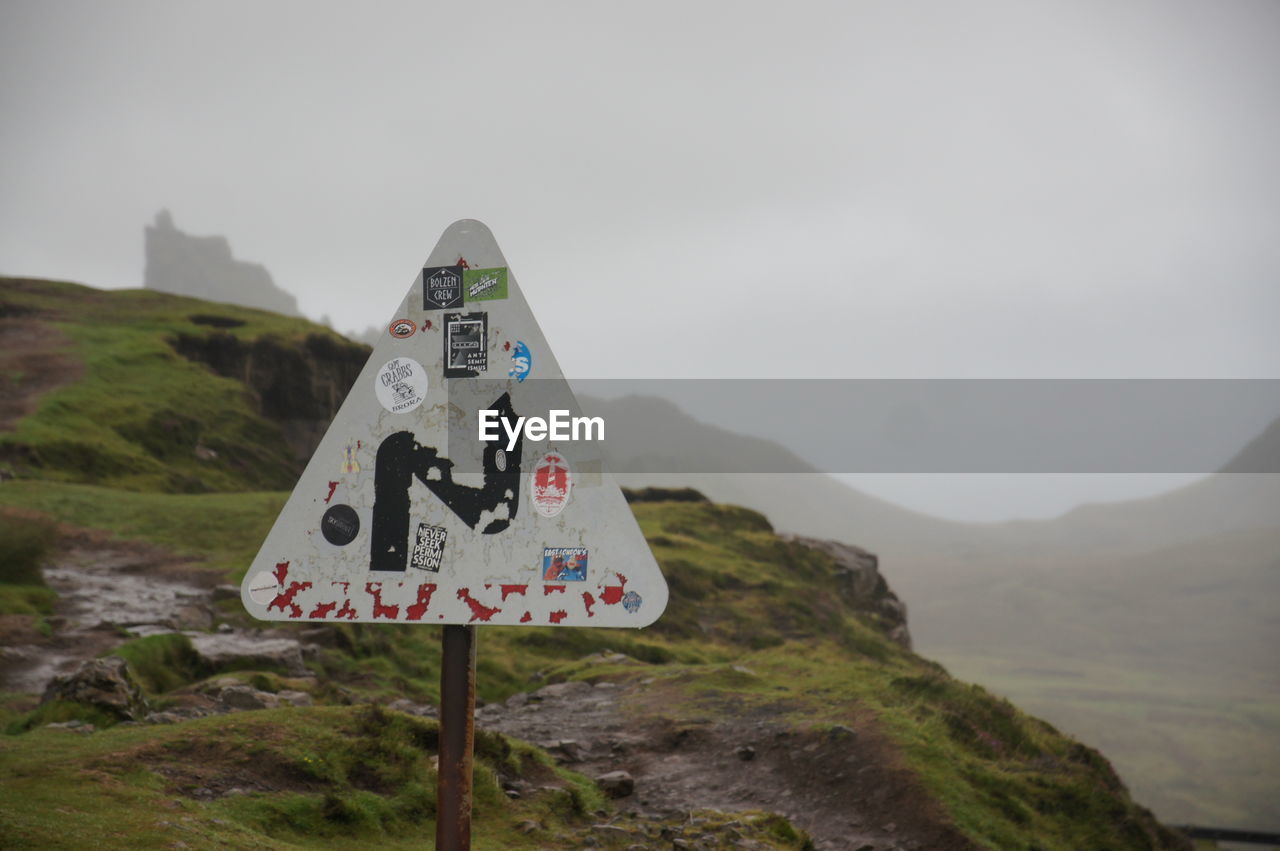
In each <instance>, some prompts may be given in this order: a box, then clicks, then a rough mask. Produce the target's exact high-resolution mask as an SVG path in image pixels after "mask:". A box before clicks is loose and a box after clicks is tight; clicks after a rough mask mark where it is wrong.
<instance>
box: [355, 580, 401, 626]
mask: <svg viewBox="0 0 1280 851" xmlns="http://www.w3.org/2000/svg"><path fill="white" fill-rule="evenodd" d="M364 590H365V592H366V593H368V594H371V595H373V616H374V617H375V618H387V619H388V620H395V619H396V618H398V617H400V606H399V605H398V604H397V605H393V606H384V605H382V583H381V582H366V583H365V584H364Z"/></svg>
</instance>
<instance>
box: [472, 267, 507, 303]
mask: <svg viewBox="0 0 1280 851" xmlns="http://www.w3.org/2000/svg"><path fill="white" fill-rule="evenodd" d="M462 287H463V292H464V293H465V295H464V296H463V300H464V301H466V302H472V301H491V300H493V299H498V298H506V297H507V267H506V266H500V267H498V268H496V269H464V270H463V272H462Z"/></svg>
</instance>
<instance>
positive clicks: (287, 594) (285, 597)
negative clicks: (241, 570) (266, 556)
mask: <svg viewBox="0 0 1280 851" xmlns="http://www.w3.org/2000/svg"><path fill="white" fill-rule="evenodd" d="M288 565H289V563H288V562H284V563H283V564H278V565H276V569H277V570H279V569H280V568H281V567H283V568H284V572H285V573H286V574H287V573H288V572H289V567H288ZM280 581H281V582H283V581H284V580H283V579H281V580H280ZM310 587H311V583H310V582H290V583H289V588H288V589H287V590H286V591H284V592H283V593H280V594H277V595H276V598H275V599H274V600H272V601H271V602H270V604H268V605H267V611H268V612H269V611H271V610H272V609H274V608H276V607H277V606H278V607H279V608H280V611H282V612H283V611H284V607H285V606H288V607H289V617H291V618H300V617H302V607H301V606H299V605H298V604H297V603H295V602H293V598H294V597H296V596H298V595H299V594H300V593H302V592H303V591H306V590H307V589H308V588H310Z"/></svg>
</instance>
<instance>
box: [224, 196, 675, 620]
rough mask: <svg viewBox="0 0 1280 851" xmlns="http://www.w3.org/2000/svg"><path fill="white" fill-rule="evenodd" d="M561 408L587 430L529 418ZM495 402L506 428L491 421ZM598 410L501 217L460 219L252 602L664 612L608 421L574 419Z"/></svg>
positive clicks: (275, 540) (279, 523)
mask: <svg viewBox="0 0 1280 851" xmlns="http://www.w3.org/2000/svg"><path fill="white" fill-rule="evenodd" d="M555 410H560V411H564V412H566V416H565V418H564V421H565V427H564V428H563V429H562V431H563V432H564V434H565V435H566V436H568V437H569V438H570V439H566V440H554V441H553V440H551V439H550V438H551V437H552V436H553V435H550V434H548V435H546V436H545V437H544V438H543V439H541V440H537V439H535V438H536V437H537V436H538V434H537V432H536V431H535V430H532V429H531V430H529V431H520V430H518V429H517V428H516V423H517V422H518V419H517V418H519V417H525V418H532V417H538V418H541V419H543V420H544V421H545V420H551V419H553V418H554V416H555V415H554V414H553V413H552V412H553V411H555ZM483 411H490V412H492V413H489V414H484V415H483V416H486V417H487V418H488V423H489V424H490V432H489V433H490V434H491V435H492V434H497V435H499V437H498V439H497V440H495V441H491V442H481V441H480V439H479V428H480V424H481V417H482V412H483ZM580 415H581V411H580V409H579V407H578V405H577V402H576V400H575V399H574V398H573V395H572V392H571V391H570V390H569V388H568V384H567V382H565V380H564V375H563V374H562V373H561V372H560V367H559V365H558V364H557V363H556V359H555V356H554V355H553V354H552V353H551V349H550V348H549V347H548V346H547V341H546V340H545V339H544V338H543V336H542V331H541V330H540V329H539V328H538V323H537V322H536V321H534V318H533V313H532V312H531V311H530V310H529V305H528V303H527V302H526V301H525V299H524V295H523V294H522V293H521V291H520V287H519V285H518V284H517V283H516V279H515V276H514V275H512V274H511V273H510V270H509V269H508V268H507V262H506V260H505V258H503V256H502V252H501V251H500V250H499V249H498V245H497V243H496V242H495V241H494V239H493V235H492V234H491V233H490V232H489V229H488V228H487V227H485V226H484V225H483V224H481V223H480V222H477V221H472V220H463V221H459V222H455V223H454V224H452V225H450V226H449V228H448V229H447V230H446V231H445V232H444V235H443V236H441V237H440V241H439V243H437V245H436V247H435V250H433V251H432V252H431V256H430V257H429V258H428V259H427V262H426V263H425V265H424V268H423V270H422V272H421V273H420V274H419V276H418V277H417V279H416V280H415V281H414V284H413V286H412V287H411V288H410V289H409V293H408V295H406V296H405V299H404V301H403V302H401V303H400V307H399V309H398V310H397V311H396V313H395V316H394V317H393V320H392V322H391V323H390V324H389V325H388V327H387V331H386V333H384V334H383V336H382V338H381V339H380V340H379V341H378V344H377V346H376V347H375V348H374V350H373V354H372V355H371V356H370V358H369V362H368V363H366V364H365V367H364V369H363V370H362V371H361V373H360V377H359V378H358V379H356V383H355V385H354V386H353V387H352V388H351V392H350V393H349V394H348V396H347V398H346V401H345V402H343V404H342V407H341V409H339V411H338V415H337V416H336V417H335V418H334V420H333V423H332V424H331V425H330V426H329V430H328V431H327V432H326V433H325V436H324V439H323V440H321V441H320V445H319V447H318V448H317V449H316V452H315V455H314V456H312V458H311V461H310V463H308V464H307V468H306V470H305V472H303V474H302V478H301V479H299V480H298V484H297V486H296V487H295V488H294V490H293V493H292V494H291V495H290V497H289V501H288V502H287V503H286V504H285V506H284V509H283V510H282V511H281V513H280V516H279V518H277V520H276V523H275V525H274V526H273V527H272V529H271V532H270V534H268V535H267V539H266V541H265V542H264V543H263V545H262V549H261V550H260V551H259V553H258V556H257V558H255V559H254V562H253V565H252V567H250V569H249V572H248V573H247V574H245V580H244V584H243V586H242V587H241V598H242V599H243V601H244V605H245V608H247V609H248V611H249V612H250V613H251V614H252V615H254V616H255V617H258V618H261V619H264V620H283V621H323V620H349V621H364V622H374V623H422V624H468V623H489V624H502V625H512V626H514V625H528V626H546V625H559V626H631V627H641V626H647V625H648V624H650V623H653V621H655V620H656V619H657V618H658V616H659V615H660V614H662V611H663V609H664V608H666V605H667V585H666V582H665V580H664V579H663V578H662V573H661V572H660V571H659V569H658V565H657V563H656V562H655V561H654V558H653V554H652V553H651V552H650V551H649V546H648V544H646V543H645V540H644V537H643V536H642V535H641V534H640V529H639V527H638V526H637V525H636V521H635V518H634V517H633V516H632V514H631V509H630V507H629V506H628V505H627V503H626V500H625V499H623V496H622V492H621V491H620V490H619V488H618V486H617V484H616V483H615V482H614V480H613V477H612V476H611V475H609V473H608V472H607V471H606V470H605V469H604V466H603V464H602V462H601V456H602V454H603V448H602V446H601V444H600V443H599V438H600V437H602V436H603V435H602V434H600V432H602V431H603V428H604V426H599V427H598V428H597V427H593V424H592V423H590V422H587V421H585V420H582V421H580V422H579V424H580V425H581V426H582V428H581V429H577V428H570V425H571V424H572V421H573V419H574V418H576V417H580ZM512 431H517V432H518V433H519V437H514V436H513V435H512V434H511V433H510V432H512ZM556 436H558V435H556ZM574 436H576V437H577V438H578V439H576V440H574V439H572V438H573V437H574ZM588 438H593V439H588Z"/></svg>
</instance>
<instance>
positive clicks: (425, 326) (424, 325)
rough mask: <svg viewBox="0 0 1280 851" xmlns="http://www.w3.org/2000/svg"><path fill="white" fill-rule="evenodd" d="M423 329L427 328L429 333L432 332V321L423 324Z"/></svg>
mask: <svg viewBox="0 0 1280 851" xmlns="http://www.w3.org/2000/svg"><path fill="white" fill-rule="evenodd" d="M422 327H423V328H425V329H427V330H428V331H430V330H431V320H430V319H428V320H427V321H425V322H423V323H422Z"/></svg>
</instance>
